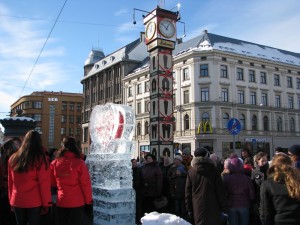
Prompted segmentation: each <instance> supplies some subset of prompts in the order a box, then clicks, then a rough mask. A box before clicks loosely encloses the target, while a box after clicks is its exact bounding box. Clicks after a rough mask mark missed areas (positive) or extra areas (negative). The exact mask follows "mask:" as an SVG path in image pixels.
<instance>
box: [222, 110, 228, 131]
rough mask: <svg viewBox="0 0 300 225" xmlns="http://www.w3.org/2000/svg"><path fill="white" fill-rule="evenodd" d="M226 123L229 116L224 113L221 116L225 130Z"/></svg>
mask: <svg viewBox="0 0 300 225" xmlns="http://www.w3.org/2000/svg"><path fill="white" fill-rule="evenodd" d="M228 121H229V115H228V113H224V114H223V124H224V128H227V124H228Z"/></svg>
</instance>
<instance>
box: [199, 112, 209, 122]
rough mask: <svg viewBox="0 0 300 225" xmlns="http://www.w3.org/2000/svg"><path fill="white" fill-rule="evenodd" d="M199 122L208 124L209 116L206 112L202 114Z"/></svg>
mask: <svg viewBox="0 0 300 225" xmlns="http://www.w3.org/2000/svg"><path fill="white" fill-rule="evenodd" d="M201 121H203V122H209V114H208V113H207V112H205V113H203V114H202V117H201Z"/></svg>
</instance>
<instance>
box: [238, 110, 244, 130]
mask: <svg viewBox="0 0 300 225" xmlns="http://www.w3.org/2000/svg"><path fill="white" fill-rule="evenodd" d="M239 120H240V123H241V130H245V129H246V123H245V121H246V117H245V115H244V114H241V115H240V116H239Z"/></svg>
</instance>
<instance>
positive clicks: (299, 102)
mask: <svg viewBox="0 0 300 225" xmlns="http://www.w3.org/2000/svg"><path fill="white" fill-rule="evenodd" d="M298 109H300V96H298Z"/></svg>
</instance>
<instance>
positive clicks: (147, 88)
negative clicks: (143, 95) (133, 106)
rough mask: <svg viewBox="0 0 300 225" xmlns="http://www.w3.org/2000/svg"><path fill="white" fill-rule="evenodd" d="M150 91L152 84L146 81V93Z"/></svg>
mask: <svg viewBox="0 0 300 225" xmlns="http://www.w3.org/2000/svg"><path fill="white" fill-rule="evenodd" d="M149 90H150V82H149V81H146V82H145V92H149Z"/></svg>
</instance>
